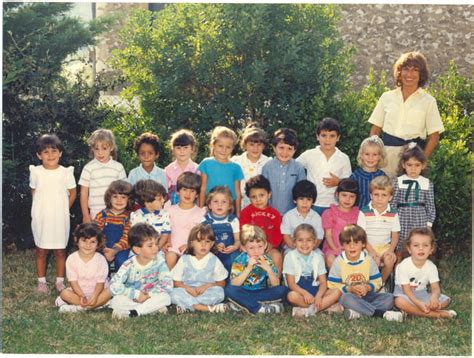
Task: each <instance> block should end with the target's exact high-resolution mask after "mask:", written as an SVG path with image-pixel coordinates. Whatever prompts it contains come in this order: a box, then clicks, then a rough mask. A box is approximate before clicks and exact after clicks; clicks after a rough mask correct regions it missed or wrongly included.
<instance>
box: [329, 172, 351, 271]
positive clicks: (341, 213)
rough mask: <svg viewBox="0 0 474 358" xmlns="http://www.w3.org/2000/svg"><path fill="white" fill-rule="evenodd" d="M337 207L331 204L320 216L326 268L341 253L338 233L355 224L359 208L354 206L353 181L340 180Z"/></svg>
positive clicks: (337, 190)
mask: <svg viewBox="0 0 474 358" xmlns="http://www.w3.org/2000/svg"><path fill="white" fill-rule="evenodd" d="M335 195H336V199H337V201H338V205H335V204H331V206H330V207H329V209H328V210H326V211H324V213H323V216H322V221H323V229H324V243H323V253H324V255H325V261H326V266H327V267H328V269H330V268H331V266H332V263H333V261H334V260H335V259H336V256H337V255H339V254H340V253H341V252H342V245H341V243H340V242H339V233H340V232H341V230H342V228H343V227H344V226H346V225H347V224H357V219H358V217H359V208H358V207H357V206H355V203H356V202H357V196H358V195H359V185H358V184H357V182H356V181H355V180H353V179H342V180H341V181H340V182H339V184H338V186H337V189H336V193H335Z"/></svg>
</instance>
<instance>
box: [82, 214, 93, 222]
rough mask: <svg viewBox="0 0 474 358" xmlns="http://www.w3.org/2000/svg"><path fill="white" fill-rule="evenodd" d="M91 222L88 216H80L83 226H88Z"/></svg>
mask: <svg viewBox="0 0 474 358" xmlns="http://www.w3.org/2000/svg"><path fill="white" fill-rule="evenodd" d="M91 222H92V219H91V216H90V214H85V215H83V216H82V223H83V224H88V223H91Z"/></svg>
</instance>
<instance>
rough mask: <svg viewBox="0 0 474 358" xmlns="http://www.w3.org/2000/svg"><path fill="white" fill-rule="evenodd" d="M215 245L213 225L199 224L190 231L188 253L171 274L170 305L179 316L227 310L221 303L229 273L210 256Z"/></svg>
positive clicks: (219, 262) (218, 261) (217, 260)
mask: <svg viewBox="0 0 474 358" xmlns="http://www.w3.org/2000/svg"><path fill="white" fill-rule="evenodd" d="M215 243H216V239H215V237H214V232H213V231H212V227H211V225H209V224H199V225H196V226H195V227H193V229H192V230H191V233H190V234H189V240H188V249H187V251H186V253H185V254H184V255H183V256H181V258H180V259H179V261H178V263H177V264H176V266H175V267H174V268H173V271H172V275H173V283H174V288H173V291H172V293H171V303H173V304H175V305H176V311H177V313H184V312H187V311H193V312H194V311H203V312H213V313H222V312H225V311H226V310H227V305H226V304H224V303H221V302H222V301H223V300H224V286H225V279H226V277H227V275H228V272H227V270H226V269H225V268H224V265H223V264H222V263H221V261H220V260H219V259H218V258H217V256H216V255H214V254H213V253H212V252H211V250H212V249H213V248H214V247H215Z"/></svg>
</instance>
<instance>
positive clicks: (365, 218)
mask: <svg viewBox="0 0 474 358" xmlns="http://www.w3.org/2000/svg"><path fill="white" fill-rule="evenodd" d="M357 225H359V226H360V227H362V228H363V229H364V230H365V232H366V233H367V240H368V241H369V244H371V245H372V246H376V245H386V244H390V241H391V234H392V232H398V231H400V220H399V218H398V213H397V211H396V210H395V209H392V208H391V207H390V204H388V205H387V208H386V209H385V211H383V212H381V213H379V212H378V211H377V210H376V209H374V208H373V207H372V202H369V205H367V206H365V207H363V208H362V209H360V212H359V219H358V220H357Z"/></svg>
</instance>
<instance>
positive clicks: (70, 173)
mask: <svg viewBox="0 0 474 358" xmlns="http://www.w3.org/2000/svg"><path fill="white" fill-rule="evenodd" d="M66 173H67V177H66V180H67V188H68V189H74V188H75V187H76V179H75V178H74V167H67V168H66Z"/></svg>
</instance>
